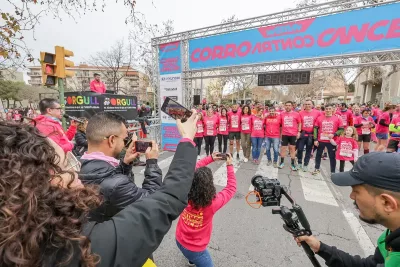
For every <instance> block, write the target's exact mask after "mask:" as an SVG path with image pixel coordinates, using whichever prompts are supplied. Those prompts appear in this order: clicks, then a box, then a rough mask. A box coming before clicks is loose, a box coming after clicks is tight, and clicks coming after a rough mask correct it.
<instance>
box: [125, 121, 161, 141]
mask: <svg viewBox="0 0 400 267" xmlns="http://www.w3.org/2000/svg"><path fill="white" fill-rule="evenodd" d="M143 120H145V118H143ZM147 120H148V121H149V122H150V125H146V126H145V127H146V130H147V135H146V137H144V133H143V132H142V127H141V125H140V121H134V122H133V123H130V124H129V125H128V132H129V133H136V135H137V137H138V139H143V138H145V139H150V140H154V141H156V143H157V144H161V120H160V118H149V119H147Z"/></svg>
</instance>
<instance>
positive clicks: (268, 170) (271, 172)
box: [249, 149, 278, 191]
mask: <svg viewBox="0 0 400 267" xmlns="http://www.w3.org/2000/svg"><path fill="white" fill-rule="evenodd" d="M264 153H265V149H261V155H262V157H261V161H260V165H258V168H257V171H256V173H255V174H254V175H262V176H264V177H267V178H269V179H278V168H274V166H273V165H270V166H267V163H268V158H267V156H265V155H264ZM249 191H254V186H253V185H252V184H250V187H249Z"/></svg>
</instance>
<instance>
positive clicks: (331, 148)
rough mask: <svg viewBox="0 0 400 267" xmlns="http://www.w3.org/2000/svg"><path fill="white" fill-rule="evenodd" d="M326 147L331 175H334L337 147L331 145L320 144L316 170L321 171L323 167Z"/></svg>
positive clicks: (316, 158)
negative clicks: (320, 168)
mask: <svg viewBox="0 0 400 267" xmlns="http://www.w3.org/2000/svg"><path fill="white" fill-rule="evenodd" d="M325 147H326V149H327V150H328V155H329V161H330V163H331V173H334V172H335V169H336V155H335V153H336V146H334V145H332V144H331V143H324V142H319V145H318V148H317V155H316V157H315V169H317V170H319V167H320V166H321V159H322V153H324V149H325Z"/></svg>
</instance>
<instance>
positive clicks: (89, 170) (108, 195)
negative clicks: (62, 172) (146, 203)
mask: <svg viewBox="0 0 400 267" xmlns="http://www.w3.org/2000/svg"><path fill="white" fill-rule="evenodd" d="M81 163H82V166H81V170H80V173H79V178H80V179H81V181H82V183H83V184H97V185H100V190H101V194H102V195H103V196H104V200H103V201H104V202H103V204H102V205H101V206H100V207H99V208H97V209H96V210H94V211H92V212H91V213H90V220H91V221H96V222H103V221H107V220H109V219H111V217H112V216H114V215H115V214H117V213H118V212H119V211H121V210H122V209H123V208H125V207H126V206H128V205H129V204H131V203H133V202H135V201H137V200H139V199H141V198H142V197H145V196H148V195H150V194H152V193H154V192H155V191H156V190H158V189H159V188H160V187H161V184H162V172H161V169H160V168H159V167H158V165H157V160H156V159H149V160H147V161H146V169H145V172H144V175H145V179H144V181H143V185H142V188H139V187H137V186H136V184H135V181H134V176H133V173H132V164H130V165H126V164H125V163H123V162H122V161H121V163H120V165H119V166H118V167H116V168H115V167H113V166H111V164H109V163H108V162H106V161H102V160H81Z"/></svg>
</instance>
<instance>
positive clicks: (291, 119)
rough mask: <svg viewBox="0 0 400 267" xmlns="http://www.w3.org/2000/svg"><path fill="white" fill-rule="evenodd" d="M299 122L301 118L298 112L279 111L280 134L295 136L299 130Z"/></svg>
mask: <svg viewBox="0 0 400 267" xmlns="http://www.w3.org/2000/svg"><path fill="white" fill-rule="evenodd" d="M299 123H301V118H300V115H299V113H297V112H295V111H291V112H286V111H284V112H282V113H281V124H282V135H287V136H296V135H297V133H298V132H299Z"/></svg>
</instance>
